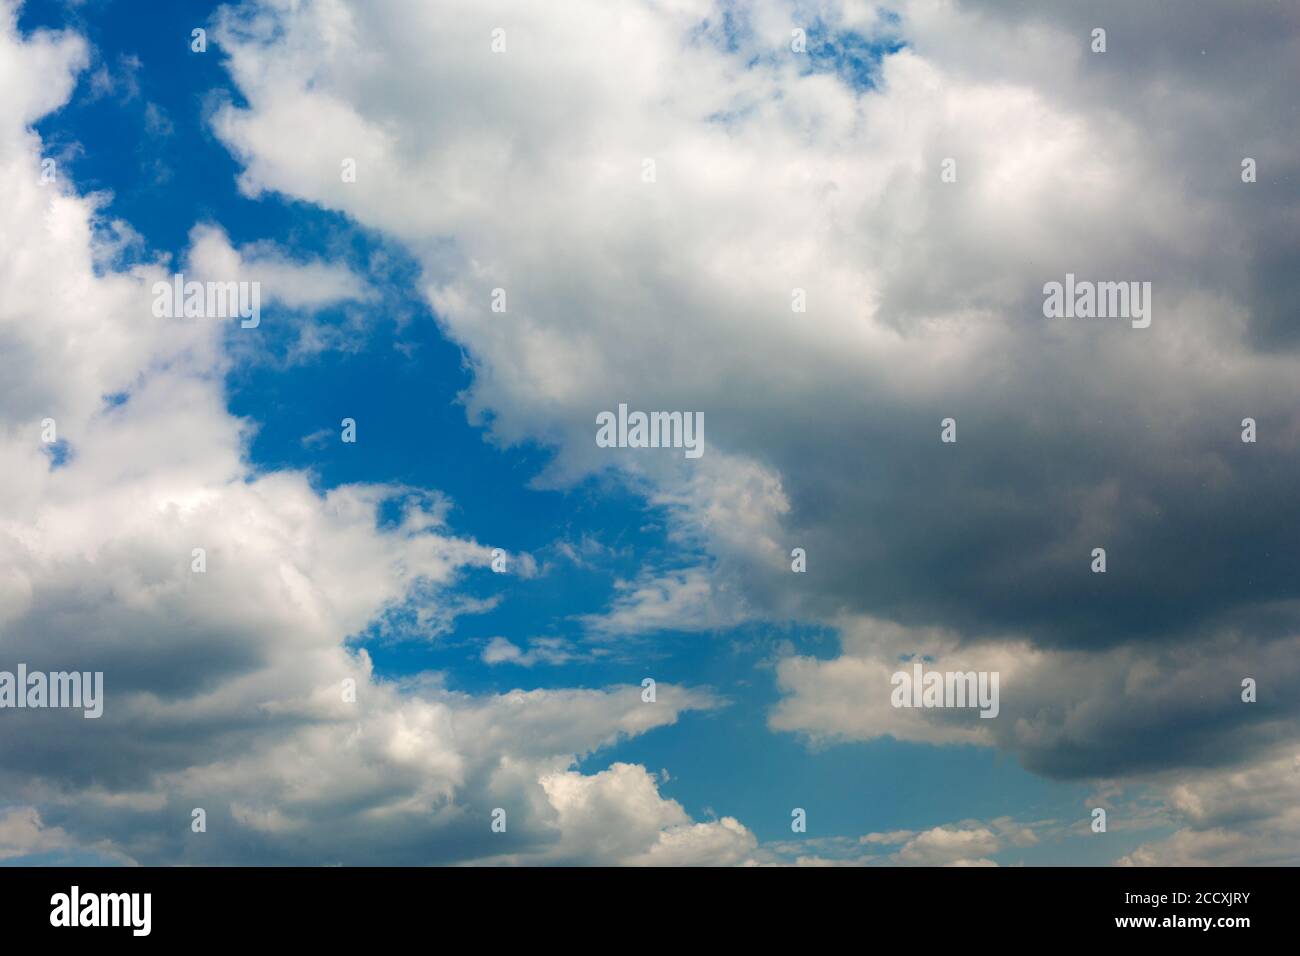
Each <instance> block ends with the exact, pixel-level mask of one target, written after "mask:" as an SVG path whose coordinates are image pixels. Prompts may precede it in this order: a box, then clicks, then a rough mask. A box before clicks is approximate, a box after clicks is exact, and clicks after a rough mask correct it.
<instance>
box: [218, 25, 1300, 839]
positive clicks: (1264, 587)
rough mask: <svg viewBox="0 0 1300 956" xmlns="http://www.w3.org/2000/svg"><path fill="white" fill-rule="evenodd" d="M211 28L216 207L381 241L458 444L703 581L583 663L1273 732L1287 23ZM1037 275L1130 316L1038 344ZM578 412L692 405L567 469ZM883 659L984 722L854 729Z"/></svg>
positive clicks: (1286, 468)
mask: <svg viewBox="0 0 1300 956" xmlns="http://www.w3.org/2000/svg"><path fill="white" fill-rule="evenodd" d="M1229 21H1230V22H1229ZM1102 23H1104V24H1105V25H1106V28H1107V31H1108V38H1107V39H1108V48H1107V52H1105V53H1104V54H1097V53H1093V52H1091V50H1090V41H1091V30H1092V28H1093V27H1094V26H1096V25H1097V24H1102ZM1229 26H1231V29H1229ZM795 29H805V30H806V31H807V34H808V52H807V53H805V54H799V53H796V52H794V51H792V49H791V45H790V40H791V36H792V31H793V30H795ZM496 30H499V31H501V32H499V33H496V34H495V36H496V37H497V39H498V41H499V43H498V48H497V49H496V50H494V48H493V37H494V31H496ZM216 36H217V37H218V40H219V43H220V45H221V48H222V51H223V53H224V54H225V55H226V56H227V57H228V60H227V64H228V68H229V70H230V74H231V76H232V78H233V80H234V82H235V84H236V85H237V86H238V88H239V91H240V93H241V94H242V96H243V97H244V100H245V102H244V103H242V104H240V105H236V104H234V103H233V102H232V103H230V104H229V105H227V106H226V107H224V108H222V109H220V110H218V112H217V113H216V114H215V116H214V119H213V125H214V129H215V131H216V132H217V134H218V135H219V137H220V138H221V139H222V140H223V141H224V142H225V143H226V144H227V145H228V146H229V148H230V149H231V150H232V152H233V153H234V154H235V155H236V156H237V158H238V159H239V160H240V162H241V163H242V165H243V173H242V176H241V180H240V184H241V188H242V189H244V190H245V192H247V193H248V194H250V195H260V194H263V193H266V192H272V193H282V194H285V195H288V196H292V197H294V198H299V199H305V200H308V201H311V202H313V203H316V204H319V205H320V206H323V207H326V208H329V209H332V210H338V211H341V212H343V213H346V214H347V215H349V216H351V217H353V218H354V219H356V220H357V221H359V222H361V223H363V224H365V225H366V226H369V227H372V228H375V229H378V230H382V231H383V232H384V233H386V234H388V235H391V236H393V237H395V238H397V239H398V240H400V241H402V242H403V243H405V244H406V245H407V246H408V247H409V248H410V249H411V250H413V252H414V253H415V254H416V255H417V256H418V257H419V259H420V261H421V263H422V265H423V267H424V271H425V282H426V291H427V295H428V298H429V301H430V303H431V304H432V306H433V307H434V310H435V311H436V314H437V317H438V320H439V321H440V323H441V324H442V326H443V329H444V331H445V332H446V333H447V334H448V335H449V336H451V337H452V338H453V339H454V340H456V341H457V342H459V343H461V344H462V345H463V346H464V347H465V349H466V351H467V354H468V355H469V357H470V360H471V362H472V365H473V370H474V384H473V387H472V389H471V391H470V393H469V395H468V407H469V411H470V414H471V416H472V417H473V418H475V420H478V421H483V422H485V423H487V424H488V425H489V427H490V429H491V433H492V435H493V437H494V438H495V439H496V440H497V441H499V442H502V443H507V444H508V443H512V442H520V441H525V440H538V441H541V442H544V443H549V444H550V445H551V446H552V447H554V448H555V449H556V452H557V453H556V455H555V457H554V460H553V464H552V465H551V467H550V468H549V470H548V472H547V474H546V476H545V480H547V481H551V482H554V483H557V484H565V483H570V482H575V481H579V480H581V479H583V478H585V477H587V476H589V475H592V474H597V473H602V472H609V471H612V472H613V473H615V474H616V475H617V476H618V477H619V478H620V479H621V480H624V481H626V482H627V483H628V485H629V486H630V487H633V488H636V489H639V490H641V491H643V492H644V494H645V495H646V497H647V498H648V499H649V500H651V501H654V502H655V503H657V504H660V505H662V506H663V507H664V508H665V509H666V510H667V512H668V513H669V514H670V515H671V516H672V517H673V522H674V524H673V527H674V529H675V530H674V533H675V534H676V535H677V536H678V540H679V541H680V542H681V543H682V544H683V545H684V546H687V545H689V546H692V547H695V548H698V549H699V551H700V553H701V554H702V555H705V556H706V557H707V562H702V563H701V565H700V567H699V568H698V569H694V570H686V571H682V570H680V569H663V568H656V569H648V570H647V572H646V576H645V577H644V579H643V580H641V581H638V582H635V583H634V584H631V585H629V586H628V587H627V588H626V589H625V590H624V591H623V592H622V593H621V594H619V595H618V596H617V597H616V599H615V601H614V603H613V605H612V606H611V608H610V609H609V613H608V614H606V615H604V616H603V617H600V618H596V619H592V620H591V621H589V624H590V625H591V627H592V628H593V630H595V631H597V632H598V633H599V634H601V636H608V635H609V634H610V633H619V632H621V633H633V634H634V633H637V632H638V631H639V630H641V629H643V628H646V627H665V626H676V627H680V628H683V629H702V628H707V627H711V626H714V619H715V618H716V617H717V616H719V615H720V616H722V617H723V618H725V619H726V620H729V621H739V620H752V619H755V618H762V617H770V618H774V619H775V618H780V619H788V618H790V617H795V618H800V619H811V620H819V621H829V622H839V623H841V624H842V625H844V626H843V634H844V649H843V651H844V652H843V654H842V656H840V657H839V658H837V659H834V660H817V659H812V658H803V657H799V656H792V657H790V658H789V659H788V660H785V661H783V662H782V663H781V664H780V665H779V667H778V671H777V673H778V678H779V681H780V685H781V687H782V689H783V691H784V692H785V694H786V695H787V696H786V698H785V699H784V700H783V702H782V703H781V704H780V705H779V706H778V707H777V709H776V711H775V712H774V714H773V716H772V723H773V726H774V727H775V728H776V729H778V730H791V731H798V732H801V733H807V734H809V735H812V736H818V735H822V736H829V737H838V738H843V739H866V738H870V737H873V736H879V735H883V734H890V735H893V736H896V737H900V738H903V739H909V740H921V741H928V742H934V743H945V742H959V741H965V742H979V743H986V744H990V745H995V746H1000V747H1005V748H1008V749H1011V750H1013V751H1015V752H1016V753H1018V754H1019V755H1021V757H1022V759H1023V760H1024V761H1025V762H1026V763H1027V765H1028V766H1030V767H1031V768H1032V769H1036V770H1038V771H1041V772H1045V773H1048V774H1052V775H1056V776H1074V777H1079V776H1084V777H1097V778H1106V777H1114V778H1125V777H1141V776H1142V775H1144V774H1146V775H1152V774H1159V773H1163V772H1167V771H1173V770H1178V769H1182V770H1185V771H1187V772H1188V773H1189V774H1190V775H1191V776H1189V777H1188V779H1197V776H1196V775H1202V776H1203V775H1205V774H1210V773H1213V774H1216V775H1217V774H1220V773H1230V772H1233V771H1231V770H1229V769H1226V768H1225V767H1224V765H1226V764H1236V765H1238V766H1239V767H1246V768H1250V767H1253V768H1254V769H1246V770H1243V771H1242V772H1248V773H1253V772H1259V771H1260V768H1262V767H1265V766H1270V765H1271V764H1269V763H1268V761H1270V760H1271V759H1273V758H1272V756H1271V755H1272V753H1273V751H1274V748H1276V747H1278V746H1283V745H1285V743H1286V742H1287V741H1295V740H1296V739H1297V737H1300V733H1298V732H1297V713H1296V706H1297V705H1296V703H1295V695H1294V694H1288V693H1287V692H1286V690H1285V688H1287V687H1291V688H1294V686H1295V681H1296V678H1297V676H1298V675H1297V673H1296V669H1295V663H1294V662H1295V660H1296V655H1295V650H1296V641H1297V634H1298V633H1300V627H1298V624H1297V621H1298V617H1297V610H1298V609H1300V604H1298V602H1297V598H1298V597H1300V594H1297V590H1296V584H1295V575H1294V568H1295V567H1296V566H1297V564H1298V563H1300V540H1298V539H1297V538H1296V536H1295V534H1294V531H1293V529H1294V528H1295V526H1296V522H1297V519H1298V518H1300V512H1298V511H1297V501H1300V499H1298V498H1297V496H1296V495H1295V491H1294V487H1293V486H1294V480H1293V476H1294V474H1295V473H1296V470H1297V466H1300V412H1298V411H1297V409H1298V408H1300V405H1297V401H1296V399H1297V395H1298V392H1297V382H1300V376H1298V373H1300V355H1298V354H1297V352H1296V350H1295V346H1296V342H1297V341H1300V337H1298V336H1300V333H1297V329H1300V325H1298V324H1297V323H1296V321H1295V307H1294V301H1295V295H1294V293H1295V291H1296V290H1295V276H1296V275H1298V274H1300V268H1298V266H1300V262H1297V260H1296V250H1297V249H1300V243H1297V242H1296V241H1295V239H1296V237H1297V233H1296V222H1297V211H1298V209H1300V207H1298V206H1297V196H1296V193H1295V191H1294V189H1293V188H1290V187H1288V185H1287V184H1289V183H1294V181H1295V179H1296V176H1297V174H1298V173H1300V169H1298V168H1297V156H1298V155H1300V152H1297V150H1296V148H1295V147H1296V142H1295V124H1294V122H1293V119H1294V113H1293V105H1292V103H1291V100H1292V99H1293V93H1292V91H1293V90H1294V88H1295V87H1296V85H1297V80H1300V74H1298V73H1297V71H1298V70H1300V12H1298V11H1297V9H1296V8H1295V7H1294V6H1293V5H1287V4H1273V3H1267V2H1259V3H1250V4H1244V5H1243V4H1196V5H1192V6H1190V7H1188V8H1186V9H1180V10H1179V11H1178V14H1177V16H1176V17H1171V16H1170V15H1169V11H1167V10H1165V9H1164V8H1162V7H1159V6H1155V5H1147V4H1130V3H1124V2H1119V0H1116V2H1110V3H1102V4H1090V5H1089V7H1088V10H1087V11H1086V12H1085V11H1084V10H1083V9H1081V8H1080V7H1079V5H1075V4H1066V3H1061V4H1024V3H1018V2H1010V0H1008V2H999V3H991V4H985V3H965V2H958V0H911V2H907V0H904V2H900V3H897V4H889V5H886V6H881V5H876V4H872V3H866V2H863V3H844V4H840V3H833V2H829V0H826V2H791V3H783V2H777V0H764V2H759V3H755V4H746V5H743V7H736V6H734V5H729V4H715V3H712V2H710V0H679V2H667V0H662V2H660V0H644V2H640V3H635V4H620V5H617V7H615V6H613V5H610V4H606V3H600V2H596V0H591V2H584V0H575V2H571V3H565V4H563V5H560V6H555V5H537V4H533V3H524V2H520V3H511V2H499V3H492V4H483V3H478V2H469V0H466V2H463V3H457V2H449V3H447V4H441V5H439V8H438V9H437V10H436V11H435V10H434V8H432V7H431V6H429V5H427V4H422V3H417V2H414V0H377V2H367V3H365V4H362V3H359V2H352V0H312V2H302V3H299V2H288V0H249V2H246V3H243V4H240V5H236V6H232V7H230V8H227V9H226V10H225V11H223V13H222V14H221V15H220V16H219V18H218V23H217V30H216ZM1227 36H1231V38H1232V40H1231V42H1227V41H1226V40H1225V39H1224V38H1225V37H1227ZM502 44H503V46H502ZM522 90H526V91H527V93H528V95H527V96H520V95H519V93H520V91H522ZM1247 105H1248V106H1249V108H1248V109H1247V108H1244V107H1245V106H1247ZM1247 157H1249V158H1251V159H1253V160H1254V161H1255V163H1256V164H1257V166H1258V170H1259V175H1258V181H1257V182H1255V183H1250V184H1247V183H1244V182H1243V181H1242V176H1241V171H1242V163H1243V160H1244V159H1245V158H1247ZM345 160H354V161H355V163H356V170H357V175H356V181H355V182H346V181H344V178H343V177H341V176H340V173H339V170H340V166H341V164H342V163H343V162H344V161H345ZM949 160H951V161H952V162H951V163H950V164H949V163H948V162H947V161H949ZM945 169H948V170H950V171H951V172H952V173H953V174H954V175H953V176H949V177H947V178H948V179H952V180H953V181H945V177H944V176H943V175H942V174H943V172H944V170H945ZM1067 274H1074V275H1075V276H1077V277H1079V278H1080V279H1089V280H1103V281H1105V280H1110V281H1139V282H1150V283H1151V288H1152V298H1151V301H1150V306H1151V320H1152V321H1151V324H1150V327H1149V328H1144V329H1139V328H1133V327H1132V324H1131V323H1130V322H1129V321H1125V320H1115V319H1107V320H1085V319H1047V318H1045V317H1044V312H1043V293H1044V285H1045V283H1048V282H1051V281H1064V279H1065V276H1066V275H1067ZM494 290H504V292H505V294H506V296H507V301H508V306H507V309H506V311H505V312H504V313H501V312H494V311H493V310H492V308H491V306H492V302H493V294H494ZM798 301H804V302H806V310H805V311H799V310H797V309H796V308H795V303H796V302H798ZM619 402H626V403H627V404H628V405H629V406H630V407H631V408H633V409H638V408H639V409H645V410H652V409H672V410H684V411H703V412H704V417H705V421H706V423H707V428H706V438H705V442H706V452H705V454H704V456H703V457H702V458H701V459H699V460H695V461H691V460H685V459H684V458H683V457H682V456H679V455H676V454H658V453H655V454H652V453H646V452H638V451H637V450H631V449H627V450H617V451H615V450H610V449H602V448H598V447H597V446H596V444H595V442H594V440H593V435H594V431H595V427H594V422H595V416H596V415H597V414H599V413H600V412H601V411H604V410H610V409H613V408H615V407H616V405H617V403H619ZM949 417H951V418H953V419H955V420H956V434H957V441H956V443H955V444H947V443H943V442H941V441H940V440H939V437H940V422H941V420H942V419H945V418H949ZM1247 417H1250V418H1253V419H1255V420H1256V422H1257V423H1258V427H1259V430H1260V432H1259V435H1260V437H1259V441H1258V442H1256V443H1254V444H1247V443H1243V442H1242V441H1241V440H1240V431H1241V422H1242V419H1243V418H1247ZM794 546H799V547H803V548H805V549H806V552H807V555H808V570H807V573H806V574H804V575H792V574H790V569H789V561H790V558H789V553H790V549H791V548H792V547H794ZM1096 547H1104V548H1106V549H1107V552H1108V562H1109V566H1108V570H1107V573H1105V574H1094V573H1092V572H1091V569H1090V555H1091V552H1092V549H1093V548H1096ZM711 616H712V617H711ZM674 622H675V623H674ZM864 622H866V623H864ZM900 653H905V654H921V653H938V654H940V655H941V656H940V657H939V658H938V659H939V660H941V661H942V662H943V663H944V664H945V665H946V664H947V663H948V662H956V663H957V664H959V665H960V666H959V668H953V669H961V670H969V669H987V668H992V669H998V670H1000V672H1001V673H1002V675H1003V680H1004V683H1003V687H1002V714H1001V716H1000V717H999V718H998V719H997V720H988V721H981V720H978V719H971V720H965V719H957V718H952V717H948V716H934V715H927V714H924V713H920V712H916V711H903V712H899V711H894V710H892V709H891V708H890V707H889V706H888V697H887V690H888V686H887V681H888V676H889V674H890V672H891V671H893V670H894V669H896V664H897V658H898V655H899V654H900ZM1260 674H1269V675H1272V677H1273V678H1274V679H1273V680H1272V681H1270V682H1269V683H1268V685H1267V686H1268V689H1267V691H1265V692H1264V693H1263V694H1262V696H1261V700H1260V703H1259V704H1256V705H1250V706H1247V705H1244V704H1242V703H1241V701H1240V699H1239V697H1238V694H1239V689H1240V688H1239V682H1240V680H1241V679H1242V678H1243V677H1246V676H1256V677H1258V676H1259V675H1260ZM1261 686H1264V685H1261ZM968 716H970V717H972V718H973V717H974V715H973V714H972V715H968ZM985 725H988V726H985ZM1209 779H1219V778H1218V777H1217V776H1213V777H1210V778H1209ZM1189 833H1191V834H1194V835H1193V836H1188V837H1185V838H1179V837H1176V838H1175V839H1174V841H1172V842H1171V844H1170V845H1169V846H1167V847H1166V848H1165V849H1164V850H1161V851H1157V850H1155V849H1152V850H1150V851H1149V852H1150V854H1152V855H1154V854H1156V853H1157V852H1164V853H1170V854H1173V853H1177V852H1184V851H1183V850H1180V849H1179V846H1181V844H1179V840H1180V839H1182V840H1183V842H1184V843H1186V844H1188V845H1190V844H1192V843H1195V844H1196V846H1198V847H1204V846H1208V844H1207V843H1206V840H1208V839H1210V838H1209V837H1208V836H1206V835H1207V834H1211V833H1212V830H1210V829H1194V828H1193V829H1192V830H1190V831H1189ZM948 839H949V837H948V836H947V835H946V834H940V835H938V836H934V837H932V838H930V839H929V840H927V841H926V842H925V843H924V844H918V846H917V847H916V848H915V850H914V855H917V856H923V855H925V854H927V853H930V852H931V849H930V848H932V847H937V846H942V845H943V843H944V841H945V840H948ZM963 839H967V838H963ZM975 842H978V841H975ZM1291 846H1292V847H1293V849H1292V851H1291V852H1294V846H1295V844H1294V841H1292V843H1291ZM975 849H978V848H975ZM972 852H974V850H973V851H972ZM1144 852H1147V851H1144ZM1185 852H1191V851H1190V850H1186V851H1185ZM1205 852H1210V851H1209V850H1208V849H1207V850H1206V851H1205ZM1139 857H1141V854H1135V859H1137V858H1139ZM972 858H980V857H978V855H976V856H974V857H972Z"/></svg>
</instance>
